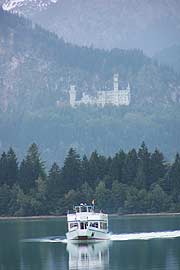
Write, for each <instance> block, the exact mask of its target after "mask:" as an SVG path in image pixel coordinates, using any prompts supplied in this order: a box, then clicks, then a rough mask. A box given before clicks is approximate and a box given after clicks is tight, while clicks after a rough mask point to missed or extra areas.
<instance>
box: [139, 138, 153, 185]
mask: <svg viewBox="0 0 180 270" xmlns="http://www.w3.org/2000/svg"><path fill="white" fill-rule="evenodd" d="M149 175H150V153H149V151H148V148H147V146H146V145H145V143H144V142H143V143H142V144H141V147H140V148H139V151H138V169H137V177H136V184H137V186H138V187H141V188H143V187H145V188H146V189H148V188H149V186H150V184H151V183H150V176H149Z"/></svg>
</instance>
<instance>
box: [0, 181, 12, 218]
mask: <svg viewBox="0 0 180 270" xmlns="http://www.w3.org/2000/svg"><path fill="white" fill-rule="evenodd" d="M10 201H11V190H10V187H9V186H8V185H6V184H4V185H2V186H1V187H0V216H8V215H9V204H10Z"/></svg>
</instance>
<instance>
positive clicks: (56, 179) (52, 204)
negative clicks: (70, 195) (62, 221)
mask: <svg viewBox="0 0 180 270" xmlns="http://www.w3.org/2000/svg"><path fill="white" fill-rule="evenodd" d="M64 192H65V189H64V185H63V183H62V176H61V171H60V168H59V166H58V165H57V163H53V165H52V167H51V169H50V171H49V175H48V181H47V199H48V201H49V204H48V208H49V210H50V211H51V212H54V211H55V210H56V205H57V202H58V200H59V199H60V198H61V197H62V196H63V193H64Z"/></svg>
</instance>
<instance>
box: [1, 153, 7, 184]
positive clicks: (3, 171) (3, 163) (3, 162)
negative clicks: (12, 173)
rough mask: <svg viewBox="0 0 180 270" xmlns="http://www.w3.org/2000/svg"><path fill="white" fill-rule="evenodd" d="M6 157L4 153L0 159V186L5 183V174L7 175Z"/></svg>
mask: <svg viewBox="0 0 180 270" xmlns="http://www.w3.org/2000/svg"><path fill="white" fill-rule="evenodd" d="M7 163H8V162H7V155H6V153H5V152H3V153H2V155H1V159H0V186H1V185H3V184H5V183H6V180H7V174H8V165H7Z"/></svg>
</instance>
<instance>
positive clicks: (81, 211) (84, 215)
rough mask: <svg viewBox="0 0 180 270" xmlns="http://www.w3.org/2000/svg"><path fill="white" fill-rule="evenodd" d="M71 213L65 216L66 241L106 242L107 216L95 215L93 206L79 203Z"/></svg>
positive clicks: (108, 236) (108, 237) (107, 233)
mask: <svg viewBox="0 0 180 270" xmlns="http://www.w3.org/2000/svg"><path fill="white" fill-rule="evenodd" d="M73 210H74V212H73V213H68V214H67V222H68V232H67V233H66V237H67V239H68V240H78V241H83V240H85V241H89V240H91V241H92V240H94V241H95V240H108V239H110V235H109V232H108V215H107V214H104V213H102V212H99V213H96V212H95V211H94V205H86V204H83V203H81V204H80V205H78V206H75V207H74V209H73Z"/></svg>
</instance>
